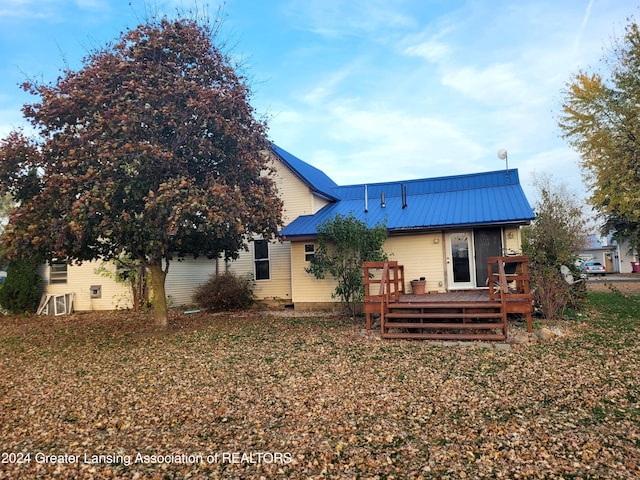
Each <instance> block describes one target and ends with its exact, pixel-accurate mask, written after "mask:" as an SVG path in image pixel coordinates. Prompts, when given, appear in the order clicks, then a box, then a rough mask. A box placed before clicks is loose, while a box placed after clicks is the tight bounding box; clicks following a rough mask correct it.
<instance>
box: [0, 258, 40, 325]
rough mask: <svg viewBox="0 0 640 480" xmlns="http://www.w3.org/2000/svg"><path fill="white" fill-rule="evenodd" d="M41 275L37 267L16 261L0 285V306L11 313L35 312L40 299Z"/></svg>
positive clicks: (10, 266) (8, 269)
mask: <svg viewBox="0 0 640 480" xmlns="http://www.w3.org/2000/svg"><path fill="white" fill-rule="evenodd" d="M40 282H41V280H40V276H39V275H38V271H37V269H36V268H35V267H33V266H31V265H28V264H26V263H14V264H11V265H9V268H7V278H6V279H5V281H4V283H3V284H2V286H0V306H2V308H4V309H6V310H8V311H10V312H11V313H23V312H35V310H36V309H37V308H38V301H39V300H40Z"/></svg>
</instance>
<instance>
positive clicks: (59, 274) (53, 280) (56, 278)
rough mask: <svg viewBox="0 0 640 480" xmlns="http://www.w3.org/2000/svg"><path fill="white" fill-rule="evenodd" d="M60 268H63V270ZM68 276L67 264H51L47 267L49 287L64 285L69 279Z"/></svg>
mask: <svg viewBox="0 0 640 480" xmlns="http://www.w3.org/2000/svg"><path fill="white" fill-rule="evenodd" d="M54 267H55V268H54ZM61 267H64V269H63V268H61ZM68 276H69V267H68V265H67V262H59V261H58V262H51V265H49V283H50V284H51V285H64V284H66V283H67V281H68V278H69V277H68Z"/></svg>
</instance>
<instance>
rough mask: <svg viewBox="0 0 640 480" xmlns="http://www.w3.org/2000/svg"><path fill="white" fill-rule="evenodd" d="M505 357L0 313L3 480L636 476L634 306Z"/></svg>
mask: <svg viewBox="0 0 640 480" xmlns="http://www.w3.org/2000/svg"><path fill="white" fill-rule="evenodd" d="M589 298H590V300H589V303H590V305H589V308H588V310H589V313H585V314H584V315H583V316H582V317H580V319H579V320H576V321H570V322H569V323H568V328H569V329H570V331H571V332H572V333H571V334H570V335H566V336H563V337H559V338H555V339H554V340H553V341H551V342H548V343H542V344H538V345H527V346H520V345H517V346H514V348H512V349H511V350H508V351H497V350H494V349H487V348H477V347H472V346H454V347H448V346H443V345H441V344H439V343H434V342H428V341H423V342H418V341H415V342H414V341H389V340H380V339H379V338H378V337H377V336H376V335H375V334H365V333H364V332H363V330H362V329H361V327H360V326H354V325H353V324H352V323H351V321H349V320H344V319H341V318H339V317H330V316H311V315H306V316H288V317H287V316H277V315H272V314H270V313H268V312H251V313H236V314H218V315H211V314H204V313H200V314H195V315H176V316H175V317H174V319H173V329H172V330H171V331H170V332H169V333H166V334H156V333H154V332H152V331H150V330H147V325H149V324H150V323H151V318H150V317H149V316H146V315H137V314H133V313H130V312H102V313H91V314H75V315H72V316H65V317H56V318H52V317H46V318H44V317H40V318H36V317H11V318H7V317H5V318H0V327H1V331H0V373H1V374H2V382H1V383H0V447H1V448H0V453H1V454H2V458H1V459H0V460H1V461H2V463H0V478H2V479H5V478H7V479H9V478H10V479H15V478H96V479H100V478H131V479H134V478H139V479H143V478H158V479H162V478H238V479H253V478H256V479H258V478H265V479H271V478H296V479H306V478H309V479H315V478H362V479H365V478H381V479H383V478H385V479H390V478H398V479H403V478H415V479H417V478H509V479H511V478H558V479H560V478H583V479H590V478H591V479H596V478H597V479H601V478H638V477H640V406H639V401H640V335H639V332H640V329H639V325H638V323H639V314H638V312H640V297H639V296H633V295H627V296H626V297H625V296H624V295H622V294H616V293H611V292H609V293H606V292H605V293H592V294H590V297H589Z"/></svg>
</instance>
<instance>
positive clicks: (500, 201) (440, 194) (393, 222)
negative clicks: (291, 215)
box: [281, 169, 534, 237]
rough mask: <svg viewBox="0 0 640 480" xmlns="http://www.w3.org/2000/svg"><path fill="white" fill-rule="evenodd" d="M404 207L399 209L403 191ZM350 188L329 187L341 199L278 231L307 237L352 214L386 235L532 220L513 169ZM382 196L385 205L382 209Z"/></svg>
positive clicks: (529, 209)
mask: <svg viewBox="0 0 640 480" xmlns="http://www.w3.org/2000/svg"><path fill="white" fill-rule="evenodd" d="M403 186H404V187H405V188H406V204H407V206H406V207H405V208H402V203H403V202H402V188H403ZM366 191H367V199H368V201H367V206H368V209H367V212H365V201H364V192H365V185H364V184H363V185H350V186H344V187H337V188H335V189H334V192H335V194H336V196H338V197H339V198H340V200H339V201H336V202H334V203H332V204H329V205H327V206H326V207H324V208H323V209H321V210H320V211H318V212H317V213H316V214H315V215H305V216H301V217H298V218H297V219H295V220H294V221H293V222H291V223H290V224H289V225H288V226H287V227H286V228H284V229H283V230H282V232H281V233H282V235H283V236H285V237H296V236H312V235H315V234H316V232H317V227H318V226H319V225H320V224H322V223H323V222H324V221H326V220H327V219H330V218H333V217H335V215H336V214H341V215H349V214H353V215H354V216H355V217H356V218H357V219H358V220H361V221H363V222H365V223H366V224H367V225H369V226H371V227H372V226H374V225H375V224H376V223H379V222H383V223H385V224H386V225H387V229H388V230H389V232H393V231H405V230H424V229H441V228H454V227H463V226H473V225H486V224H522V223H528V222H529V221H531V220H532V219H533V218H534V213H533V211H532V210H531V206H530V205H529V202H528V201H527V198H526V197H525V195H524V192H523V190H522V187H521V186H520V180H519V176H518V171H517V169H511V170H509V171H508V174H507V172H506V171H505V170H500V171H496V172H483V173H474V174H468V175H456V176H451V177H440V178H431V179H422V180H409V181H405V182H385V183H376V184H368V185H366ZM382 194H384V200H385V206H384V207H383V206H382V205H381V196H382Z"/></svg>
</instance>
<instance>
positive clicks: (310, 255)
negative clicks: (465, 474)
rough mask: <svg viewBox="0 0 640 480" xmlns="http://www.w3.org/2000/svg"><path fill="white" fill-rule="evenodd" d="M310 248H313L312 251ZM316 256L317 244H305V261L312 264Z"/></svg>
mask: <svg viewBox="0 0 640 480" xmlns="http://www.w3.org/2000/svg"><path fill="white" fill-rule="evenodd" d="M308 247H311V248H310V249H309V248H308ZM315 255H316V244H315V243H305V244H304V261H305V262H310V261H311V259H312V258H313V257H315Z"/></svg>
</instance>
